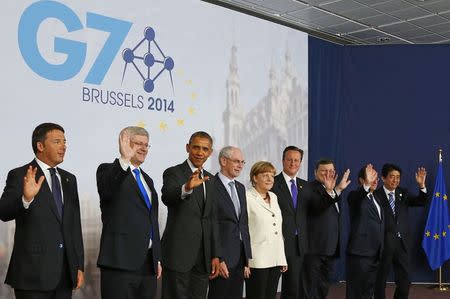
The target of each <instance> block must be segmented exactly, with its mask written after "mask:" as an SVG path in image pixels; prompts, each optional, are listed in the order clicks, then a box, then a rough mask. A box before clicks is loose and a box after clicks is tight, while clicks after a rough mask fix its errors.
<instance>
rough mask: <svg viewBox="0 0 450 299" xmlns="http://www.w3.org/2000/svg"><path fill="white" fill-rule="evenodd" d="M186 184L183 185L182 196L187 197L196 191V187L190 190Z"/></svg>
mask: <svg viewBox="0 0 450 299" xmlns="http://www.w3.org/2000/svg"><path fill="white" fill-rule="evenodd" d="M185 185H186V184H183V186H181V198H183V199H184V198H185V197H186V196H188V195H190V194H192V191H194V189H191V190H190V191H186V187H185Z"/></svg>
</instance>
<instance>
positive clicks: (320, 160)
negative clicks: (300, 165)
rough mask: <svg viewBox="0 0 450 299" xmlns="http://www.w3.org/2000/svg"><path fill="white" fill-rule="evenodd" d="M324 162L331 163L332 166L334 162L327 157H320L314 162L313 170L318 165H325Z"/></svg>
mask: <svg viewBox="0 0 450 299" xmlns="http://www.w3.org/2000/svg"><path fill="white" fill-rule="evenodd" d="M326 164H333V166H334V162H333V160H331V159H328V158H320V159H319V160H318V161H317V162H316V166H315V168H314V169H315V170H317V169H319V166H320V165H326Z"/></svg>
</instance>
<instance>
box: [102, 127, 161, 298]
mask: <svg viewBox="0 0 450 299" xmlns="http://www.w3.org/2000/svg"><path fill="white" fill-rule="evenodd" d="M148 142H149V135H148V132H147V130H145V129H144V128H141V127H126V128H125V129H123V130H122V131H121V132H120V135H119V152H120V158H118V159H116V160H114V162H113V163H104V164H101V165H100V166H99V167H98V169H97V189H98V193H99V195H100V209H101V211H102V223H103V229H102V236H101V241H100V253H99V256H98V261H97V265H98V266H99V267H100V271H101V281H100V285H101V294H102V298H103V299H110V298H116V299H125V298H126V299H153V298H155V297H156V280H157V279H158V278H159V277H160V276H161V271H162V268H161V264H160V260H161V245H160V237H159V225H158V195H157V193H156V190H155V187H154V185H153V180H152V179H151V178H150V177H149V176H148V175H147V174H146V173H145V172H144V171H143V170H142V168H141V165H142V164H143V163H144V162H145V158H146V157H147V154H148V148H149V144H148Z"/></svg>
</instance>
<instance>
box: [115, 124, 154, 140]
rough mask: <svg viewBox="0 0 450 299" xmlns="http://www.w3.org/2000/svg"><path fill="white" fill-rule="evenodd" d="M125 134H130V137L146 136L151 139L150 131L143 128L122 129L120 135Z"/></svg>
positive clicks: (130, 127)
mask: <svg viewBox="0 0 450 299" xmlns="http://www.w3.org/2000/svg"><path fill="white" fill-rule="evenodd" d="M124 132H128V134H130V137H133V136H136V135H139V136H145V137H147V138H148V137H149V134H148V131H147V130H146V129H144V128H142V127H137V126H129V127H126V128H124V129H122V131H120V134H122V133H124Z"/></svg>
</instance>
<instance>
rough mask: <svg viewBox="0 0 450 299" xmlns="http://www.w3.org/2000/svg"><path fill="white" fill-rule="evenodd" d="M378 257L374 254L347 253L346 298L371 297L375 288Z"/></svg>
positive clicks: (368, 298)
mask: <svg viewBox="0 0 450 299" xmlns="http://www.w3.org/2000/svg"><path fill="white" fill-rule="evenodd" d="M379 263H380V258H379V256H378V255H376V256H359V255H351V254H347V259H346V263H345V268H346V277H347V285H346V298H347V299H371V298H372V296H373V292H374V288H375V279H376V277H377V271H378V266H379Z"/></svg>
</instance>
